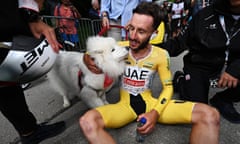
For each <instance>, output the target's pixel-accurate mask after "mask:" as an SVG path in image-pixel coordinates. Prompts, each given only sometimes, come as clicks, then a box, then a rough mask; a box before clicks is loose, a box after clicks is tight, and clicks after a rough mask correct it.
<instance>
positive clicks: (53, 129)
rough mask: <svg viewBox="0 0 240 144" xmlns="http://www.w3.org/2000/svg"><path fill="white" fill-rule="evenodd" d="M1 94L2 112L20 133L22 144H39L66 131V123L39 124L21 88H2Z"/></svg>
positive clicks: (0, 108) (0, 89)
mask: <svg viewBox="0 0 240 144" xmlns="http://www.w3.org/2000/svg"><path fill="white" fill-rule="evenodd" d="M0 93H1V96H0V110H1V112H2V113H3V115H4V116H5V117H6V118H7V119H8V120H9V121H10V122H11V124H12V125H13V126H14V128H15V129H16V130H17V132H18V133H19V135H20V138H21V142H22V144H36V143H39V142H41V141H43V140H44V139H47V138H50V137H53V136H56V135H57V134H59V133H61V132H62V131H63V130H64V129H65V123H64V122H57V123H54V124H46V123H44V124H41V125H39V124H37V122H36V118H35V117H34V115H33V114H32V113H31V112H30V111H29V109H28V106H27V103H26V100H25V96H24V93H23V90H22V88H21V86H10V87H2V88H0ZM3 94H4V95H3Z"/></svg>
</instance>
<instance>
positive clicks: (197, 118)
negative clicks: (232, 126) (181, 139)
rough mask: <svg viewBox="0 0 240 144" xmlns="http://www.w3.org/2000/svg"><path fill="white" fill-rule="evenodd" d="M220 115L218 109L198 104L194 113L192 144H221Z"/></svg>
mask: <svg viewBox="0 0 240 144" xmlns="http://www.w3.org/2000/svg"><path fill="white" fill-rule="evenodd" d="M219 119H220V116H219V113H218V112H217V110H216V109H214V108H212V107H210V106H208V105H205V104H200V103H197V104H196V105H195V106H194V108H193V112H192V123H193V126H192V131H191V136H190V143H191V144H206V143H209V144H218V143H219V123H220V122H219Z"/></svg>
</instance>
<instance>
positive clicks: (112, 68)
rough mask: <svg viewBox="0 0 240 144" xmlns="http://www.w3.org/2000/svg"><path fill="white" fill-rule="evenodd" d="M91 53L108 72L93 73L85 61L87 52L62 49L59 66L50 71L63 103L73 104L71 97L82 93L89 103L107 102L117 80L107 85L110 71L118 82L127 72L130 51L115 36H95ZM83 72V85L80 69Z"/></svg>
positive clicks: (88, 52) (57, 64)
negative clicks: (79, 77)
mask: <svg viewBox="0 0 240 144" xmlns="http://www.w3.org/2000/svg"><path fill="white" fill-rule="evenodd" d="M87 54H89V55H90V57H91V58H93V59H94V62H95V64H96V65H97V66H98V67H99V68H100V69H101V70H102V71H103V72H104V74H94V73H92V72H91V71H90V70H89V69H88V68H87V67H86V65H85V64H84V62H83V56H84V53H80V52H70V51H68V52H66V51H61V52H60V53H59V55H58V58H57V60H56V63H55V65H54V66H53V68H52V70H51V71H50V72H49V73H48V77H49V80H50V84H51V86H53V87H54V89H55V90H56V91H58V92H59V93H60V95H62V96H63V106H64V107H68V106H70V101H69V98H68V97H69V96H78V97H79V98H80V99H81V100H82V101H83V102H85V104H86V105H87V106H89V107H90V108H94V107H97V106H101V105H104V104H107V103H108V102H107V100H106V96H105V92H106V91H107V90H109V89H110V88H111V87H112V86H113V84H114V83H111V84H110V85H108V86H107V87H104V80H105V76H106V74H107V75H108V76H109V77H111V78H113V80H114V81H116V80H117V79H118V77H119V76H120V75H121V74H122V73H123V71H124V64H125V62H124V58H125V57H126V56H127V54H128V51H127V49H126V48H124V47H120V46H119V45H118V44H117V42H116V41H115V40H114V39H113V38H109V37H100V36H93V37H89V38H88V40H87ZM79 71H81V73H82V74H81V85H82V88H80V87H79V79H78V72H79Z"/></svg>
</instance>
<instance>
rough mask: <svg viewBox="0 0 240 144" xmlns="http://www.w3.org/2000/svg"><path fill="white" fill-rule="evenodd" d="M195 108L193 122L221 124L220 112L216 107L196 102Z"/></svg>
mask: <svg viewBox="0 0 240 144" xmlns="http://www.w3.org/2000/svg"><path fill="white" fill-rule="evenodd" d="M195 108H196V109H195V110H194V112H195V114H194V115H195V117H194V118H193V122H196V123H198V122H201V123H204V124H211V125H212V124H214V125H219V123H220V114H219V112H218V111H217V110H216V109H215V108H213V107H211V106H209V105H206V104H196V107H195Z"/></svg>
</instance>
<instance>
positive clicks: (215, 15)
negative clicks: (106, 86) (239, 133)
mask: <svg viewBox="0 0 240 144" xmlns="http://www.w3.org/2000/svg"><path fill="white" fill-rule="evenodd" d="M55 2H56V1H55ZM74 2H75V3H74ZM198 2H199V1H198V0H194V1H182V0H175V1H174V2H172V3H171V4H169V2H168V1H164V2H163V3H162V4H160V5H157V4H156V3H154V1H152V0H142V1H138V0H136V1H135V0H125V1H122V0H119V1H118V0H110V1H109V0H101V1H98V0H91V1H90V5H91V6H90V7H89V9H88V12H89V13H90V14H92V15H94V16H96V18H99V19H101V20H102V26H103V27H109V25H110V24H117V25H124V26H125V28H126V30H127V31H128V32H129V41H128V47H129V55H128V57H127V59H126V67H125V69H126V71H125V73H124V74H123V75H122V76H121V79H120V83H121V86H120V100H119V102H117V103H115V104H108V105H104V106H101V107H97V108H95V109H90V110H88V111H87V112H86V113H85V114H83V115H82V116H80V118H79V125H80V128H81V129H82V131H83V133H84V135H85V136H86V139H87V140H88V141H89V142H90V143H93V144H94V143H103V144H104V143H109V144H114V143H116V141H115V140H114V139H113V138H112V136H111V135H109V133H108V132H107V131H106V130H105V128H119V127H123V126H125V125H127V124H128V123H130V122H133V121H139V120H140V119H141V118H142V117H145V118H146V120H147V121H146V124H145V125H144V126H142V127H141V128H138V131H139V133H141V134H149V133H151V132H153V131H154V127H155V125H156V124H157V123H165V124H192V131H191V134H190V138H189V142H190V143H211V144H217V143H219V129H220V115H219V112H220V114H221V115H222V116H223V117H224V118H226V119H227V120H229V121H230V122H232V123H240V114H239V112H237V110H236V109H235V108H234V105H233V103H235V102H239V101H240V97H239V94H240V84H239V79H240V71H239V69H240V49H239V48H238V44H237V43H238V41H239V40H240V2H239V1H238V0H214V1H213V2H212V3H211V4H210V2H209V1H207V4H206V3H205V2H206V1H202V3H201V7H199V5H198ZM61 4H63V5H61ZM61 4H57V3H54V6H49V7H51V11H50V12H51V14H52V15H55V16H61V17H62V16H63V17H67V20H72V19H71V18H73V21H61V19H59V21H58V23H59V25H60V26H61V27H63V28H65V27H66V25H71V26H72V27H74V26H75V23H76V19H80V18H81V17H84V14H82V13H81V12H78V11H79V10H78V9H79V8H78V6H77V4H76V1H72V2H71V1H70V0H61ZM74 4H76V5H74ZM203 4H204V5H203ZM43 6H44V3H43V1H42V0H35V1H33V0H11V1H4V4H2V5H1V12H0V18H1V19H2V21H5V23H1V24H2V26H1V27H0V28H1V32H2V35H0V40H1V45H0V46H1V47H0V51H1V53H0V54H1V55H0V62H1V63H0V64H2V63H3V62H4V59H5V58H6V56H7V55H8V53H9V51H11V50H12V49H11V47H10V46H9V45H6V44H5V43H4V42H10V41H12V40H13V38H14V37H15V36H17V35H25V36H29V37H32V38H34V39H40V38H41V37H42V35H43V36H44V37H45V38H46V39H47V41H48V42H49V44H50V45H51V47H52V49H53V51H54V52H55V53H58V51H59V49H61V48H62V47H63V45H61V44H60V43H59V42H58V41H57V38H56V33H55V31H54V28H52V27H50V26H49V25H47V24H46V23H44V22H43V21H42V19H40V15H39V14H40V13H39V12H40V10H41V9H42V7H43ZM197 6H198V7H197ZM52 8H54V9H52ZM16 9H17V11H16ZM113 9H114V11H113ZM45 10H46V9H45ZM61 13H65V14H67V15H64V14H61ZM89 13H88V17H89ZM6 14H8V15H6ZM9 17H10V18H11V19H9ZM69 18H70V19H69ZM94 18H95V17H94ZM7 20H8V22H6V21H7ZM162 21H163V22H164V23H165V30H166V32H167V33H168V34H169V37H168V38H167V39H166V40H164V41H162V42H161V44H159V45H153V44H151V37H152V35H153V34H158V33H159V32H158V30H159V29H158V27H159V25H160V23H161V22H162ZM76 31H77V29H73V30H71V32H74V33H66V31H61V32H62V33H65V34H63V35H64V36H65V37H69V35H75V34H76ZM124 34H125V33H122V32H121V31H116V30H112V33H111V31H110V32H109V33H108V36H112V37H114V38H115V39H116V40H122V39H123V37H124ZM73 39H74V38H73ZM74 40H75V41H74V42H77V39H76V37H75V39H74ZM6 49H7V50H6ZM183 51H188V52H187V54H186V55H185V56H184V58H183V63H184V65H183V70H182V71H177V72H176V73H175V74H174V76H173V77H172V75H171V71H170V68H169V67H170V62H169V59H170V57H174V56H178V55H179V54H181V53H182V52H183ZM88 66H89V69H92V71H94V70H95V71H96V73H99V72H100V70H99V69H98V68H97V67H96V66H94V65H92V64H91V65H88ZM0 68H1V67H0ZM155 73H157V74H158V75H159V78H160V81H161V84H162V91H161V92H160V94H159V97H158V98H154V97H153V96H152V92H151V90H150V89H151V80H152V77H153V74H155ZM0 75H1V74H0ZM135 75H136V76H135ZM138 75H139V77H138ZM212 80H217V84H216V86H217V87H219V88H222V89H223V90H222V91H221V92H218V93H217V94H216V95H215V96H214V97H213V98H212V99H211V100H210V103H209V98H208V93H209V88H210V85H211V82H212ZM0 82H1V85H0V92H1V96H0V110H1V112H2V114H3V115H4V116H5V117H6V118H7V119H8V120H9V122H11V123H12V125H13V126H14V128H15V129H16V131H17V132H18V133H19V135H20V138H21V141H22V143H39V142H41V141H42V140H44V139H46V138H49V137H53V136H55V135H57V134H59V133H61V132H62V131H63V130H64V128H65V123H64V122H58V123H55V124H52V125H48V124H37V120H36V118H35V117H34V115H33V114H32V113H31V112H30V111H29V108H28V106H27V103H26V100H25V96H24V92H23V89H22V88H21V85H20V84H19V83H8V82H6V81H5V82H2V80H1V79H0ZM174 92H178V93H179V95H180V98H179V99H177V100H174V99H172V95H173V93H174Z"/></svg>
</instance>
